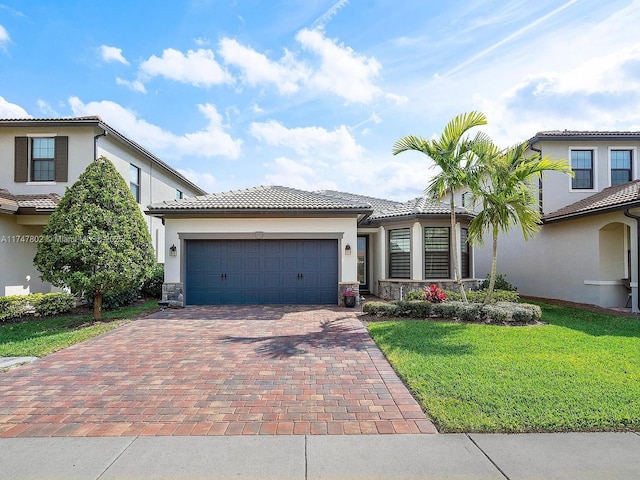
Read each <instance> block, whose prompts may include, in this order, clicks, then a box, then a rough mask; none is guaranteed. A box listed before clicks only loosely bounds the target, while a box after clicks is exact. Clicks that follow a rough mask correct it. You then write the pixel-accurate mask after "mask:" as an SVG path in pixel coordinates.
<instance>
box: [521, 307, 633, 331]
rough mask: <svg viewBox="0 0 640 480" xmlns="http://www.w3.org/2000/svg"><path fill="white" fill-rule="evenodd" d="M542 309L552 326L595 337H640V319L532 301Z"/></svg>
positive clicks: (544, 318) (592, 309)
mask: <svg viewBox="0 0 640 480" xmlns="http://www.w3.org/2000/svg"><path fill="white" fill-rule="evenodd" d="M531 303H535V304H537V305H540V307H541V308H542V320H544V321H545V322H547V323H548V324H550V325H555V326H558V327H564V328H570V329H572V330H578V331H580V332H583V333H585V334H587V335H591V336H593V337H602V336H613V337H640V317H638V316H629V315H623V314H620V313H616V312H612V311H611V310H607V309H604V308H600V307H595V306H593V305H582V304H572V303H569V302H563V303H562V304H560V303H551V302H540V301H531Z"/></svg>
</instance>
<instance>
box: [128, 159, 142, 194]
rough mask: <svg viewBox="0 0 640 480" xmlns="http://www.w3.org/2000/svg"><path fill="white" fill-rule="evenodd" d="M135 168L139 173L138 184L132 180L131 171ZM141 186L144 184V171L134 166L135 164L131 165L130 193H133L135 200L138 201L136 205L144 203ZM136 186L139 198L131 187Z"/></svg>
mask: <svg viewBox="0 0 640 480" xmlns="http://www.w3.org/2000/svg"><path fill="white" fill-rule="evenodd" d="M132 168H135V169H136V170H137V172H138V183H137V184H136V183H135V182H134V181H133V180H132V179H131V169H132ZM141 184H142V169H141V168H140V167H139V166H137V165H134V164H133V163H130V164H129V191H131V194H132V195H133V196H134V198H135V199H136V203H140V202H142V191H141V190H142V188H141ZM132 185H135V186H136V187H138V188H137V198H136V195H134V193H133V191H132V190H131V186H132Z"/></svg>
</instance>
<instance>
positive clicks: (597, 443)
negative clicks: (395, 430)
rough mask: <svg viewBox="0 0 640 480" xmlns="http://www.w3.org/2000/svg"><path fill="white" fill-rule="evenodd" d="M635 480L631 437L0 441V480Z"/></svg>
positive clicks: (637, 443)
mask: <svg viewBox="0 0 640 480" xmlns="http://www.w3.org/2000/svg"><path fill="white" fill-rule="evenodd" d="M230 477H233V478H256V479H269V478H274V479H289V478H290V479H329V478H379V479H381V478H393V479H408V478H420V479H447V478H464V479H497V480H500V479H502V480H504V479H505V478H506V479H510V480H517V479H541V480H542V479H544V480H553V479H563V480H564V479H572V480H576V479H578V480H579V479H616V480H624V479H638V478H640V435H639V434H637V433H562V434H522V435H501V434H493V435H489V434H482V435H477V434H453V435H353V436H352V435H337V436H327V435H318V436H316V435H287V436H237V437H236V436H232V437H108V438H97V437H86V438H68V437H66V438H63V437H60V438H6V439H0V479H49V478H51V479H59V478H64V479H83V480H86V479H100V480H107V479H129V478H131V479H146V478H153V479H164V478H166V479H180V478H189V479H196V478H208V479H219V478H230Z"/></svg>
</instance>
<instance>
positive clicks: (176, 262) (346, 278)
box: [164, 215, 358, 282]
mask: <svg viewBox="0 0 640 480" xmlns="http://www.w3.org/2000/svg"><path fill="white" fill-rule="evenodd" d="M356 220H357V219H356V217H355V215H354V216H350V217H331V218H327V217H300V218H298V217H295V218H290V217H289V218H286V217H285V218H274V217H269V218H166V219H165V246H166V248H165V250H167V251H166V252H165V273H164V275H165V277H164V278H165V282H183V281H184V279H183V278H182V276H181V275H182V273H181V272H182V268H183V266H184V265H183V261H184V259H183V258H182V251H183V242H184V238H185V236H187V237H188V236H190V235H191V236H193V235H205V236H204V237H200V238H207V237H206V234H210V235H209V238H220V237H219V236H216V235H221V234H224V235H225V237H224V238H226V239H232V238H234V235H235V236H237V238H247V237H246V235H247V234H249V235H255V236H254V237H253V238H268V234H277V235H278V237H277V238H281V239H285V238H328V237H326V236H325V235H327V234H328V235H332V236H333V238H336V239H338V249H339V257H338V259H339V262H338V265H339V267H340V268H339V270H340V271H339V272H338V281H339V282H356V281H357V266H358V263H357V262H358V256H357V255H356V248H357V244H358V243H357V223H356ZM192 238H193V237H192ZM347 244H348V245H350V246H351V255H345V246H346V245H347ZM171 245H176V247H177V249H178V250H177V255H176V256H175V257H172V256H169V253H168V249H169V247H171Z"/></svg>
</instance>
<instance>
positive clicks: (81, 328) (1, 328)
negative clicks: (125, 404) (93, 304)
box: [0, 300, 158, 357]
mask: <svg viewBox="0 0 640 480" xmlns="http://www.w3.org/2000/svg"><path fill="white" fill-rule="evenodd" d="M157 307H158V301H157V300H150V301H147V302H145V303H143V304H136V305H132V306H129V307H124V308H121V309H119V310H116V311H111V312H103V315H102V317H103V320H102V322H99V323H95V322H94V321H93V317H92V316H91V315H72V314H69V315H60V316H56V317H51V318H45V319H42V320H28V321H24V322H18V323H0V357H24V356H34V357H43V356H45V355H48V354H49V353H52V352H55V351H56V350H60V349H62V348H66V347H68V346H70V345H73V344H74V343H78V342H82V341H83V340H87V339H89V338H92V337H95V336H97V335H100V334H101V333H104V332H108V331H109V330H113V329H114V328H116V327H118V326H119V325H121V324H122V322H123V321H127V320H130V319H132V318H134V317H136V316H137V315H140V314H142V313H144V312H146V311H149V310H153V309H154V308H157Z"/></svg>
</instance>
